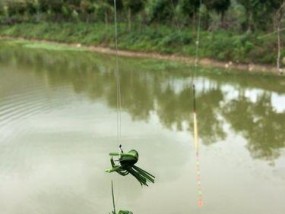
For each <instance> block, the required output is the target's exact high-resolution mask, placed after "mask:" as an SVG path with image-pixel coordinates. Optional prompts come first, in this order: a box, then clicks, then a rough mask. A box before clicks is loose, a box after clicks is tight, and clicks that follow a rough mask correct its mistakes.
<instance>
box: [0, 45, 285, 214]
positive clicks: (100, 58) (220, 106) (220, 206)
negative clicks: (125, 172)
mask: <svg viewBox="0 0 285 214" xmlns="http://www.w3.org/2000/svg"><path fill="white" fill-rule="evenodd" d="M119 66H120V83H121V96H122V113H121V134H122V137H121V139H118V137H117V128H118V117H117V116H118V115H117V112H118V111H117V100H116V97H117V87H116V81H115V73H114V68H115V58H114V57H112V56H109V55H98V54H95V53H88V52H76V51H73V50H60V49H58V50H47V49H45V48H33V49H31V48H29V45H25V44H16V43H12V42H10V41H9V42H7V41H6V42H3V41H2V42H1V43H0V210H1V213H5V214H18V213H19V214H20V213H29V214H32V213H37V214H39V213H40V214H73V213H74V214H83V213H84V214H88V213H90V214H91V213H109V212H110V211H111V210H112V201H111V190H110V181H111V180H113V181H114V183H115V193H116V202H117V207H119V208H121V209H129V210H132V211H133V212H134V213H142V214H146V213H163V214H174V213H175V214H179V213H181V214H182V213H210V214H228V213H230V214H241V213H258V214H268V213H271V214H282V213H284V212H285V203H284V197H285V150H284V146H285V131H284V130H285V122H284V121H285V79H284V78H282V77H271V76H260V75H252V74H251V75H248V74H241V73H227V72H224V71H221V70H216V69H209V70H206V69H200V70H199V71H198V74H197V76H196V78H195V84H196V87H197V113H198V125H199V139H200V143H201V145H200V160H199V161H200V166H201V179H202V194H203V201H204V206H203V207H202V208H198V206H197V195H198V189H197V182H196V168H195V166H196V157H195V148H194V145H193V122H192V121H193V113H192V90H191V88H192V85H191V82H192V80H193V79H192V73H191V72H193V69H192V68H191V67H187V66H184V65H180V64H177V63H173V62H165V61H156V60H149V59H127V58H120V59H119ZM119 143H122V144H123V147H124V149H125V150H129V149H132V148H135V149H137V150H138V151H139V153H140V160H139V163H138V165H139V166H140V167H142V168H144V169H146V170H148V171H150V172H152V173H153V174H155V175H156V183H155V184H153V185H150V187H148V188H145V187H144V188H142V187H141V186H140V185H139V183H137V181H136V180H135V179H133V178H132V177H120V176H119V175H117V174H107V173H105V172H104V170H105V169H106V168H108V167H109V165H110V163H109V157H108V153H109V152H111V151H118V145H119Z"/></svg>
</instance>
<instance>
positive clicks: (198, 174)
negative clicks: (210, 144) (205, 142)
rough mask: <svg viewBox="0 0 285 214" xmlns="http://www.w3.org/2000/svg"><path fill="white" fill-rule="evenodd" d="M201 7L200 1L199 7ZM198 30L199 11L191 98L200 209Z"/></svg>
mask: <svg viewBox="0 0 285 214" xmlns="http://www.w3.org/2000/svg"><path fill="white" fill-rule="evenodd" d="M201 5H202V0H200V7H201ZM199 10H200V8H199ZM200 30H201V13H200V11H199V15H198V27H197V37H196V42H195V44H196V53H195V62H194V66H195V68H194V72H192V93H193V94H192V97H193V124H194V133H193V138H194V146H195V157H196V162H195V165H196V183H197V191H198V192H197V204H198V207H199V208H201V207H202V206H203V205H204V200H203V192H202V181H201V169H200V153H199V151H200V150H199V132H198V118H197V106H196V86H195V77H196V72H197V69H198V62H199V46H200V44H199V43H200Z"/></svg>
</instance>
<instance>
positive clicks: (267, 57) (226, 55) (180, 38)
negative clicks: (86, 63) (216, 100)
mask: <svg viewBox="0 0 285 214" xmlns="http://www.w3.org/2000/svg"><path fill="white" fill-rule="evenodd" d="M0 35H1V36H10V37H23V38H26V39H40V40H49V41H55V42H63V43H80V44H82V45H95V46H104V47H111V48H114V26H113V25H112V24H110V25H105V24H104V23H92V24H87V23H48V22H43V23H39V24H34V23H22V24H16V25H12V26H7V25H0ZM282 40H283V41H285V35H283V38H282ZM195 42H196V32H195V31H193V30H192V29H186V28H185V29H183V30H179V29H172V28H170V27H167V26H156V27H154V26H143V27H138V26H134V28H133V30H132V31H131V32H128V31H127V27H126V26H125V25H124V24H119V26H118V47H119V48H120V49H124V50H132V51H144V52H158V53H166V54H177V55H184V56H194V55H195V52H196V45H195ZM27 46H28V47H31V48H47V49H53V50H60V49H69V48H67V47H64V46H62V47H61V46H57V45H56V46H52V45H50V44H48V45H45V44H30V45H27ZM71 49H73V48H71ZM268 50H270V51H268ZM276 55H277V50H276V38H275V35H272V36H270V37H265V38H264V37H262V34H261V33H256V34H236V33H232V32H229V31H215V32H206V31H202V32H201V36H200V49H199V56H200V57H207V58H212V59H216V60H221V61H233V62H240V63H262V64H272V65H274V64H275V61H276V60H275V59H276ZM282 57H285V50H284V49H283V51H282Z"/></svg>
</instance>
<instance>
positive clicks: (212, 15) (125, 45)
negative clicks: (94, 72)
mask: <svg viewBox="0 0 285 214" xmlns="http://www.w3.org/2000/svg"><path fill="white" fill-rule="evenodd" d="M116 2H117V8H118V21H119V47H120V48H121V49H128V50H134V51H156V52H161V53H175V54H181V55H190V56H193V55H194V54H195V43H196V31H197V26H198V17H199V15H200V17H201V30H202V31H201V37H200V56H201V57H209V58H213V59H217V60H223V61H233V62H241V63H263V64H275V63H276V60H277V56H278V54H279V55H280V56H279V60H280V59H282V58H284V56H285V51H284V50H282V48H281V47H282V46H281V45H282V41H285V35H284V34H280V32H279V34H280V35H281V36H280V39H279V43H278V39H277V33H276V29H282V26H283V25H284V23H283V22H284V17H283V14H284V7H285V1H284V0H272V1H261V0H259V1H258V0H246V1H244V0H202V1H200V0H136V1H132V0H116ZM113 14H114V10H113V0H0V23H1V24H0V35H2V36H14V37H15V36H16V37H25V38H33V39H47V40H53V41H59V42H70V43H82V44H85V45H103V46H109V47H112V46H113V41H114V38H113V37H114V36H113V35H114V32H113V19H114V17H113ZM278 26H279V28H277V27H278ZM269 50H270V51H269ZM278 51H280V53H278Z"/></svg>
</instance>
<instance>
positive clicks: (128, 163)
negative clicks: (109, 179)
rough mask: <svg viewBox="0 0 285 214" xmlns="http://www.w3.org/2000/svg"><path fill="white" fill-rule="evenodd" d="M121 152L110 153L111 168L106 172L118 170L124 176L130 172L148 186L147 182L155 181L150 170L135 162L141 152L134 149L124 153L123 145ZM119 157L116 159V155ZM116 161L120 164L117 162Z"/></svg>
mask: <svg viewBox="0 0 285 214" xmlns="http://www.w3.org/2000/svg"><path fill="white" fill-rule="evenodd" d="M120 150H121V152H119V153H110V154H109V155H110V156H111V159H110V161H111V165H112V168H111V169H107V170H106V172H109V173H111V172H117V173H118V174H120V175H122V176H126V175H128V174H131V175H133V176H134V177H135V178H136V179H137V180H138V182H140V184H141V185H145V186H148V184H147V182H151V183H154V178H155V176H153V175H152V174H150V173H149V172H147V171H145V170H143V169H141V168H139V167H138V166H136V165H135V164H136V163H137V162H138V160H139V153H138V152H137V151H136V150H134V149H132V150H130V151H129V152H127V153H124V152H123V150H122V146H121V145H120ZM116 156H117V157H118V159H117V160H114V157H116ZM115 161H116V162H118V163H119V164H115Z"/></svg>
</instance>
